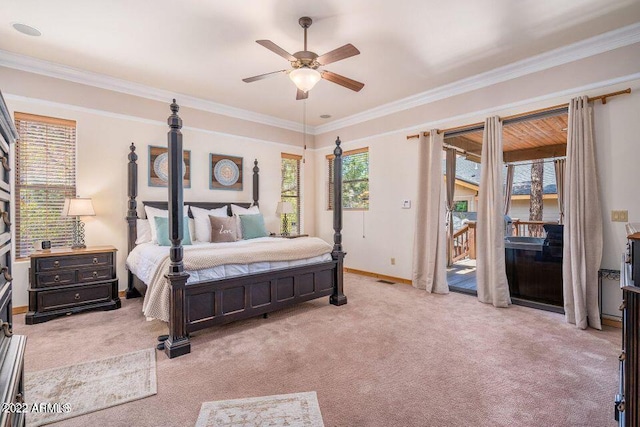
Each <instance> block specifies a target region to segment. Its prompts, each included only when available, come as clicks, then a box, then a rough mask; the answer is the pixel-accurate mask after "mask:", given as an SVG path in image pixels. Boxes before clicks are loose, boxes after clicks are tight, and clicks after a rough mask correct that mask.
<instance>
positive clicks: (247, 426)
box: [196, 391, 324, 427]
mask: <svg viewBox="0 0 640 427" xmlns="http://www.w3.org/2000/svg"><path fill="white" fill-rule="evenodd" d="M263 426H273V427H279V426H292V427H293V426H296V427H324V423H323V422H322V414H321V413H320V406H319V405H318V397H317V396H316V392H315V391H311V392H306V393H292V394H279V395H276V396H262V397H251V398H248V399H233V400H218V401H215V402H205V403H203V404H202V409H200V415H199V416H198V422H197V423H196V427H263Z"/></svg>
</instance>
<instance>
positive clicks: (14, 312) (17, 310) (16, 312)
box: [11, 305, 29, 314]
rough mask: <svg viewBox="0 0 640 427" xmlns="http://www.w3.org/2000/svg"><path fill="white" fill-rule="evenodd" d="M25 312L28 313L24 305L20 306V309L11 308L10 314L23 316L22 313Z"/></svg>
mask: <svg viewBox="0 0 640 427" xmlns="http://www.w3.org/2000/svg"><path fill="white" fill-rule="evenodd" d="M27 311H29V307H28V306H26V305H22V306H20V307H13V308H12V309H11V313H12V314H24V313H26V312H27Z"/></svg>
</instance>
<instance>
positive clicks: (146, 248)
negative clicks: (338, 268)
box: [127, 237, 331, 285]
mask: <svg viewBox="0 0 640 427" xmlns="http://www.w3.org/2000/svg"><path fill="white" fill-rule="evenodd" d="M269 239H278V238H276V237H260V238H258V239H251V240H239V241H237V242H225V243H199V242H196V243H195V244H194V245H188V246H184V251H185V253H186V252H188V251H190V250H193V249H194V248H202V247H204V246H206V247H211V248H218V247H219V248H224V247H241V246H243V245H249V244H252V243H257V242H260V241H266V240H269ZM279 240H282V239H279ZM168 253H169V247H168V246H158V245H156V244H154V243H143V244H141V245H138V246H136V247H135V248H134V249H133V250H132V251H131V253H130V254H129V256H128V257H127V268H128V269H129V270H130V271H131V272H132V273H133V274H135V275H136V276H137V277H138V278H139V279H140V280H142V281H143V282H144V283H145V284H146V285H149V283H150V282H151V279H152V278H153V275H154V273H155V271H156V269H157V268H158V265H159V264H160V263H161V262H162V260H163V259H164V258H165V257H166V256H167V254H168ZM330 260H331V253H326V254H324V255H320V256H315V257H312V258H304V259H297V260H292V261H265V262H254V263H249V264H226V265H219V266H216V267H212V268H207V269H203V270H195V271H187V273H189V279H188V280H187V284H188V283H193V282H199V281H202V280H215V279H224V278H227V277H234V276H242V275H244V274H250V273H260V272H263V271H269V270H278V269H283V268H289V267H295V266H299V265H305V264H315V263H319V262H324V261H330Z"/></svg>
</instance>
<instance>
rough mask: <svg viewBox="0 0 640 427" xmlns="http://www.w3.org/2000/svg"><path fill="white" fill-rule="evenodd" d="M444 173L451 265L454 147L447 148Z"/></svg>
mask: <svg viewBox="0 0 640 427" xmlns="http://www.w3.org/2000/svg"><path fill="white" fill-rule="evenodd" d="M444 173H445V176H446V182H445V185H446V188H447V224H448V227H447V232H448V235H447V242H448V245H447V265H451V264H453V208H454V206H455V203H454V200H453V198H454V197H455V193H456V150H455V149H454V148H447V155H446V160H445V172H444Z"/></svg>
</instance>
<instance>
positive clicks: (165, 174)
mask: <svg viewBox="0 0 640 427" xmlns="http://www.w3.org/2000/svg"><path fill="white" fill-rule="evenodd" d="M182 156H183V160H182V170H183V175H182V178H183V184H182V185H183V187H184V188H191V151H190V150H184V151H183V154H182ZM168 182H169V153H168V150H167V147H155V146H152V145H150V146H149V187H166V186H167V183H168Z"/></svg>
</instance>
